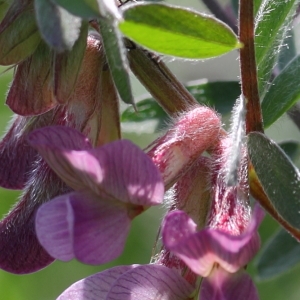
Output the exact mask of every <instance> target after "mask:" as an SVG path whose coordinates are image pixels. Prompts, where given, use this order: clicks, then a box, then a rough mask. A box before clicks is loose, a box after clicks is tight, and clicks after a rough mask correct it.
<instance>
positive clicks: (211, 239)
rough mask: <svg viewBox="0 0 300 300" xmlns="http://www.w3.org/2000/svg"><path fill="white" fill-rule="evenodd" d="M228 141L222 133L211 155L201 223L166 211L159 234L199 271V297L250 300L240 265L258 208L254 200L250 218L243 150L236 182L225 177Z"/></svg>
mask: <svg viewBox="0 0 300 300" xmlns="http://www.w3.org/2000/svg"><path fill="white" fill-rule="evenodd" d="M228 145H229V140H228V139H227V138H224V139H222V140H221V141H220V143H219V144H218V145H217V146H216V147H215V149H214V153H213V155H212V159H213V160H212V161H214V163H213V166H212V167H211V176H210V180H211V192H212V193H211V207H210V210H209V212H208V215H207V217H206V218H207V220H206V228H204V229H202V230H200V231H198V229H197V227H198V225H199V224H196V223H195V222H194V221H193V220H192V219H191V218H190V217H189V216H188V215H187V214H186V213H185V212H183V211H180V210H176V211H171V212H170V213H169V214H168V215H167V216H166V217H165V219H164V222H163V225H162V238H163V243H164V246H165V247H166V249H168V250H169V251H171V252H172V253H173V254H175V255H176V256H178V257H179V258H180V259H181V260H183V261H184V262H185V264H186V265H187V266H188V267H189V268H190V269H191V270H192V271H193V272H194V273H196V274H198V275H200V276H202V277H204V279H203V281H202V283H201V288H200V298H199V299H201V300H221V299H222V300H231V299H236V300H256V299H258V295H257V291H256V288H255V286H254V284H253V282H252V280H251V278H250V277H249V276H248V275H247V274H246V273H245V271H244V267H245V266H246V265H247V264H248V262H249V261H250V260H251V259H252V258H253V257H254V255H255V254H256V252H257V251H258V249H259V246H260V239H259V235H258V233H257V228H258V226H259V224H260V222H261V221H262V219H263V216H264V213H263V211H262V209H261V208H260V207H259V206H258V205H256V206H255V207H254V211H253V214H252V218H251V208H250V206H249V201H248V184H247V168H246V167H245V166H247V159H246V155H245V154H246V153H245V152H244V153H243V155H242V158H241V161H240V166H239V167H238V169H237V182H236V184H235V185H233V186H229V185H228V184H227V183H226V172H227V170H226V159H227V154H228V149H229V148H228ZM178 194H180V193H178ZM181 194H182V193H181ZM185 206H186V205H185ZM194 219H195V218H194Z"/></svg>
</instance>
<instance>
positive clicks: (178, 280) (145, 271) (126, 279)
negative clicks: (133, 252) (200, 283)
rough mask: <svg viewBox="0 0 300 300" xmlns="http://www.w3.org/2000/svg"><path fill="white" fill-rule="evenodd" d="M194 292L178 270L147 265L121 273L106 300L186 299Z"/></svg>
mask: <svg viewBox="0 0 300 300" xmlns="http://www.w3.org/2000/svg"><path fill="white" fill-rule="evenodd" d="M192 292H193V287H192V286H191V285H190V284H189V283H188V282H187V281H185V280H184V279H183V278H182V277H181V276H180V275H179V274H178V273H177V272H176V271H173V270H171V269H169V268H167V267H164V266H160V265H145V266H138V267H136V268H134V269H133V270H130V271H128V272H126V273H124V274H123V275H121V276H120V277H119V278H118V279H117V280H116V281H115V282H114V284H113V286H112V288H111V290H110V291H109V293H108V295H107V297H106V300H154V299H159V300H171V299H172V300H185V299H187V298H188V296H189V295H190V294H191V293H192Z"/></svg>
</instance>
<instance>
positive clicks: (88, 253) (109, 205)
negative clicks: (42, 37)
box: [29, 127, 164, 264]
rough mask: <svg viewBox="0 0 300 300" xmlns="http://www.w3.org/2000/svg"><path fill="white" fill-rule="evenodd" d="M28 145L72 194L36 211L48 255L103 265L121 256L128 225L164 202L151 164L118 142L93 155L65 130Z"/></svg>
mask: <svg viewBox="0 0 300 300" xmlns="http://www.w3.org/2000/svg"><path fill="white" fill-rule="evenodd" d="M29 143H30V144H31V145H32V146H33V147H35V148H36V149H37V150H38V151H39V153H40V154H41V155H42V156H43V158H44V159H45V160H46V161H47V163H48V164H49V165H50V166H51V168H52V169H53V170H54V171H55V172H56V173H57V174H58V176H59V177H60V178H61V179H62V180H63V181H64V182H65V183H66V184H67V185H68V186H69V187H71V188H72V189H74V190H75V192H71V193H68V194H65V195H62V196H59V197H56V198H55V199H53V200H52V201H50V202H47V203H46V204H44V205H43V206H41V207H40V208H39V210H38V212H37V216H36V232H37V236H38V239H39V241H40V243H41V244H42V246H43V247H44V248H45V249H46V250H47V251H48V253H49V254H50V255H51V256H53V257H55V258H58V259H60V260H63V261H68V260H70V259H72V258H77V259H79V260H80V261H82V262H84V263H88V264H102V263H105V262H108V261H110V260H112V259H114V258H116V257H117V256H119V255H120V254H121V252H122V250H123V247H124V244H125V241H126V237H127V234H128V231H129V227H130V221H131V220H132V219H133V218H134V217H135V216H137V215H138V214H140V213H141V212H142V211H144V210H145V209H146V208H148V207H149V206H152V205H158V204H160V203H162V201H163V195H164V185H163V182H162V179H161V175H160V173H159V171H158V170H157V169H156V167H155V166H154V164H153V163H152V161H151V159H150V158H149V157H148V156H147V155H146V154H144V153H143V152H142V151H141V150H140V149H139V148H138V147H137V146H135V145H134V144H132V143H131V142H129V141H126V140H120V141H116V142H112V143H109V144H106V145H104V146H102V147H98V148H95V149H93V148H92V145H91V144H90V143H89V142H88V140H87V138H86V137H85V136H84V135H82V134H80V133H79V132H77V131H75V130H73V129H71V128H67V127H46V128H43V129H39V130H36V131H34V132H33V133H31V134H30V136H29Z"/></svg>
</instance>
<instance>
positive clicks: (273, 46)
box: [255, 0, 298, 96]
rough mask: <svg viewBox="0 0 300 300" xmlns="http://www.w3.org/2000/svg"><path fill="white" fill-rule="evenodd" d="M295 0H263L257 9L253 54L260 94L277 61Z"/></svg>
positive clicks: (262, 92) (266, 87)
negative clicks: (254, 55)
mask: <svg viewBox="0 0 300 300" xmlns="http://www.w3.org/2000/svg"><path fill="white" fill-rule="evenodd" d="M297 2H298V1H297V0H286V1H274V0H265V1H263V3H262V4H261V7H260V9H259V13H258V15H257V17H256V22H257V24H256V29H255V46H256V47H255V54H256V63H257V68H258V74H257V75H258V79H259V91H260V95H261V96H264V94H265V92H266V91H267V90H268V88H269V84H268V81H269V79H270V74H271V72H272V70H273V68H274V65H275V63H276V61H277V58H278V54H279V52H280V50H281V47H282V44H283V41H284V39H285V37H286V34H287V31H288V29H289V25H290V22H291V21H292V17H293V15H294V12H295V9H296V3H297Z"/></svg>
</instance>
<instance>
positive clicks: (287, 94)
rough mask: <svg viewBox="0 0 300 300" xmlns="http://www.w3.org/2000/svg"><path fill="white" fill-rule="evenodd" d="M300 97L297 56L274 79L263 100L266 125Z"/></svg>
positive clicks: (299, 63) (299, 68) (299, 66)
mask: <svg viewBox="0 0 300 300" xmlns="http://www.w3.org/2000/svg"><path fill="white" fill-rule="evenodd" d="M299 98H300V56H297V57H295V58H294V59H293V60H292V61H291V62H290V63H289V64H288V65H287V66H286V67H285V68H284V69H283V70H282V72H281V73H280V74H279V75H278V76H277V77H276V78H275V79H274V80H273V82H272V86H271V87H270V89H269V91H268V93H267V94H266V95H265V97H264V99H263V101H262V106H261V108H262V112H263V120H264V125H265V127H266V128H267V127H269V126H270V125H272V124H273V123H274V122H275V121H276V120H277V119H278V118H279V117H281V116H282V115H283V114H284V113H285V112H286V111H287V110H288V109H289V108H291V107H292V106H293V105H294V103H296V101H297V100H299Z"/></svg>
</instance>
